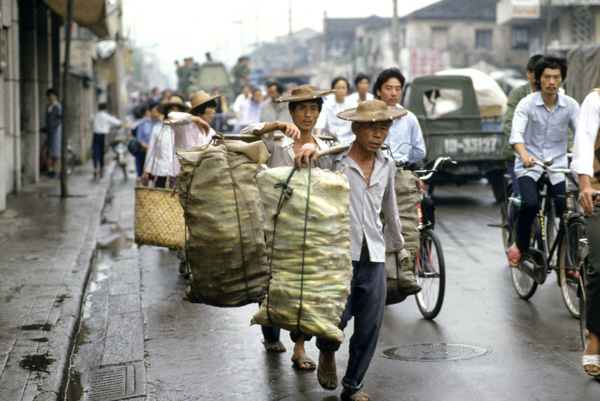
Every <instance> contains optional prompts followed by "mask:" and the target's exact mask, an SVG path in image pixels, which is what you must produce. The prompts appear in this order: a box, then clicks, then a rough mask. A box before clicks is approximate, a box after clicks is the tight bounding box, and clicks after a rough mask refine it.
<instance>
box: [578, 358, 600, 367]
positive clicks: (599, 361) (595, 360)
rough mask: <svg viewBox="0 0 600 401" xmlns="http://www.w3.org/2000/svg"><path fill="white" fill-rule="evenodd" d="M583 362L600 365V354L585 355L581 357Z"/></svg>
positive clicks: (583, 363) (584, 364)
mask: <svg viewBox="0 0 600 401" xmlns="http://www.w3.org/2000/svg"><path fill="white" fill-rule="evenodd" d="M581 364H582V365H583V366H586V365H593V366H598V367H600V355H584V356H583V357H582V358H581Z"/></svg>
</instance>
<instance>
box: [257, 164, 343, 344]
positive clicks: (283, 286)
mask: <svg viewBox="0 0 600 401" xmlns="http://www.w3.org/2000/svg"><path fill="white" fill-rule="evenodd" d="M291 171H292V168H291V167H280V168H272V169H269V170H267V171H263V172H261V173H260V174H259V175H258V176H257V182H258V186H259V188H260V196H261V201H262V203H263V206H264V213H265V218H264V221H265V233H266V234H267V242H268V245H269V249H270V252H271V251H272V258H271V280H270V282H269V287H268V294H267V298H266V300H265V301H264V302H263V304H262V305H261V307H260V310H259V311H258V313H256V314H255V315H254V318H253V319H252V323H253V324H261V325H263V326H276V327H280V328H283V329H286V330H290V331H299V332H302V333H304V334H307V335H314V336H316V337H323V338H328V339H332V340H336V341H340V342H341V341H342V340H343V338H344V334H343V332H342V331H341V330H340V329H339V328H338V324H339V322H340V318H341V315H342V312H343V311H344V308H345V306H346V301H347V298H348V295H350V281H351V279H352V260H351V257H350V215H349V207H350V186H349V184H348V179H347V177H346V175H345V174H344V173H343V172H337V173H333V172H330V171H326V170H321V169H318V168H312V169H311V171H310V173H309V169H308V168H302V169H300V170H297V171H295V173H294V174H293V176H292V177H291V179H290V181H289V188H288V189H289V190H292V189H293V192H292V194H291V196H290V197H289V199H287V201H285V202H284V203H283V206H282V207H281V212H280V214H279V215H278V216H277V218H276V219H274V218H273V217H274V214H275V212H276V211H277V209H278V206H279V201H280V198H281V193H282V186H281V183H285V181H286V179H287V178H288V176H289V175H290V172H291ZM309 174H310V186H309ZM309 187H310V196H309V193H308V188H309ZM284 189H285V187H284ZM307 198H308V199H307ZM307 200H308V218H307V219H306V230H305V213H306V209H307ZM303 250H304V251H303ZM303 252H304V253H303Z"/></svg>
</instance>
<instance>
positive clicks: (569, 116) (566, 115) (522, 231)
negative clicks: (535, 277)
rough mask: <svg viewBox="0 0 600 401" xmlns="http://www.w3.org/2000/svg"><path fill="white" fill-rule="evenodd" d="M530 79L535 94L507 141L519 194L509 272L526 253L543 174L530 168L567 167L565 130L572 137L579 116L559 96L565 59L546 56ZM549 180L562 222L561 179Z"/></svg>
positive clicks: (552, 175) (523, 103)
mask: <svg viewBox="0 0 600 401" xmlns="http://www.w3.org/2000/svg"><path fill="white" fill-rule="evenodd" d="M534 73H535V84H536V86H537V88H538V90H539V92H535V93H532V94H530V95H529V96H527V97H525V98H524V99H522V100H521V101H520V102H519V104H518V105H517V108H516V109H515V114H514V116H513V122H512V131H511V135H510V140H509V143H510V144H511V145H512V147H513V149H514V150H515V152H516V153H517V158H516V159H515V175H516V176H517V180H518V185H519V191H520V193H521V207H520V208H519V213H518V216H517V226H516V242H515V243H513V244H512V245H511V246H510V248H509V249H508V250H507V255H508V262H509V264H510V265H511V266H513V267H516V266H518V265H519V262H520V261H521V258H522V255H523V254H527V253H528V252H529V242H530V234H531V225H532V223H533V220H534V218H535V214H536V213H537V211H538V209H539V199H538V193H537V189H538V181H539V180H540V178H541V177H542V171H541V170H539V169H531V167H534V166H535V163H536V162H538V161H541V160H544V159H546V158H552V159H554V164H553V167H556V168H557V169H561V168H562V169H564V168H567V167H568V166H567V165H568V160H567V138H568V134H567V126H570V127H571V129H572V130H573V132H575V127H576V125H577V124H576V121H577V118H578V114H579V105H578V104H577V102H576V101H575V99H573V98H571V97H569V96H566V95H564V94H561V93H559V92H558V88H559V87H560V85H561V84H562V83H563V82H564V80H565V78H566V77H567V60H566V59H565V58H563V57H558V56H556V55H552V54H549V55H547V56H544V57H543V58H542V59H540V60H539V61H538V62H537V63H536V65H535V69H534ZM548 177H549V180H550V183H549V184H548V194H549V195H550V196H551V197H554V206H555V209H556V214H557V216H559V217H562V215H563V213H564V211H565V209H566V202H565V199H564V198H563V199H556V197H557V196H560V195H563V197H564V195H565V192H566V183H565V176H564V175H563V174H557V173H549V174H548ZM540 274H541V273H540ZM543 274H546V272H545V271H544V272H543Z"/></svg>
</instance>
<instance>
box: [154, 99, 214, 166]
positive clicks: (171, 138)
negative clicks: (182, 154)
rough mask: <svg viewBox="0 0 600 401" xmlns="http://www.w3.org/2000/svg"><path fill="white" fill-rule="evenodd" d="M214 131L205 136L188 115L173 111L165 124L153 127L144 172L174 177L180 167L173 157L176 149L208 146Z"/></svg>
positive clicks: (211, 130) (175, 157)
mask: <svg viewBox="0 0 600 401" xmlns="http://www.w3.org/2000/svg"><path fill="white" fill-rule="evenodd" d="M213 135H215V130H213V129H212V128H211V129H210V131H209V132H208V135H205V134H204V133H203V132H202V131H200V129H199V128H198V126H197V125H196V124H195V123H193V122H192V116H191V114H188V113H183V112H178V111H173V112H171V113H169V120H167V121H165V124H162V125H160V126H156V127H154V129H153V130H152V134H151V136H150V142H149V143H148V150H147V153H146V154H147V156H146V162H145V164H144V171H145V172H146V173H149V174H152V175H155V176H160V177H165V176H168V177H175V176H176V175H177V173H179V170H180V169H181V165H180V164H179V160H178V159H177V156H176V155H175V151H176V150H177V149H184V150H189V149H190V148H191V147H192V146H196V145H206V144H208V143H209V142H210V141H211V139H212V137H213Z"/></svg>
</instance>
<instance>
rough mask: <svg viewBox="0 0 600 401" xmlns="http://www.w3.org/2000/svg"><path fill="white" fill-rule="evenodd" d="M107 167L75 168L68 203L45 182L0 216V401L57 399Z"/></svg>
mask: <svg viewBox="0 0 600 401" xmlns="http://www.w3.org/2000/svg"><path fill="white" fill-rule="evenodd" d="M106 159H107V160H108V159H110V156H109V155H107V157H106ZM113 170H114V161H110V162H109V163H108V165H107V173H106V175H105V178H103V179H100V180H96V181H94V180H92V167H91V164H90V163H88V164H87V165H85V166H79V167H78V168H77V169H76V170H75V172H74V173H73V175H71V176H69V181H68V183H69V187H68V188H69V194H70V196H69V197H68V198H67V199H61V198H60V181H59V180H53V179H49V178H45V177H44V178H42V179H41V182H40V183H39V184H37V185H32V186H28V187H25V188H24V189H23V191H22V192H21V193H20V194H19V195H17V196H14V197H11V198H9V200H8V205H7V210H6V212H4V213H3V214H1V215H0V277H1V280H0V400H11V401H20V400H36V401H40V400H56V399H58V397H59V396H63V394H62V392H63V391H64V384H65V381H66V379H67V372H68V362H69V358H70V355H71V352H72V349H73V341H74V339H75V337H76V332H77V330H78V327H79V319H80V315H81V306H82V298H83V296H84V293H85V288H86V285H87V281H88V277H89V272H90V267H91V266H92V265H93V263H94V261H95V257H96V243H97V236H98V232H99V227H100V223H101V221H100V219H101V213H102V209H103V207H104V204H105V201H106V196H107V193H108V189H109V187H110V184H111V182H110V181H111V177H112V171H113ZM131 185H132V186H133V185H135V182H132V183H131Z"/></svg>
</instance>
